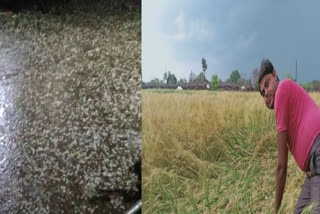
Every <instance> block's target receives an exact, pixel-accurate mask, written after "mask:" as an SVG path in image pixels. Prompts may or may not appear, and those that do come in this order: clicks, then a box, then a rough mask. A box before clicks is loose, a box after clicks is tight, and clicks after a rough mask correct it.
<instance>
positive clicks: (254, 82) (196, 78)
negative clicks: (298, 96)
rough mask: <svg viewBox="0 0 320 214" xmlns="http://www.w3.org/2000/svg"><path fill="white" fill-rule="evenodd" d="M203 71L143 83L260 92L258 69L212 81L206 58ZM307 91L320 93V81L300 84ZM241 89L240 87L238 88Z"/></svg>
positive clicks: (161, 86)
mask: <svg viewBox="0 0 320 214" xmlns="http://www.w3.org/2000/svg"><path fill="white" fill-rule="evenodd" d="M201 65H202V71H201V72H200V73H199V74H198V75H197V74H195V73H194V72H192V71H191V72H190V74H189V79H188V80H187V79H186V78H180V79H179V80H178V78H177V77H176V76H175V74H174V73H173V72H172V71H166V72H165V73H164V74H163V79H159V78H154V79H152V80H150V81H149V82H142V87H143V88H174V87H175V86H178V85H180V86H186V85H193V86H194V87H196V86H197V85H204V86H206V87H205V88H207V89H208V87H207V85H209V86H210V87H209V88H210V89H212V90H216V89H217V88H218V87H219V86H222V85H228V84H229V85H230V84H234V85H238V86H245V87H247V88H248V87H250V88H251V89H252V90H259V70H258V68H254V69H253V70H252V72H251V75H250V77H249V78H248V77H246V74H242V75H241V74H240V73H239V71H238V70H233V71H232V72H231V74H230V77H229V78H228V79H227V80H226V81H224V82H223V81H222V80H221V79H220V78H219V77H218V75H217V74H214V75H212V76H211V78H210V81H209V80H207V78H206V71H207V69H208V64H207V61H206V59H205V58H202V59H201ZM286 78H288V79H292V80H293V81H296V80H295V79H294V78H293V77H292V76H291V74H290V72H287V73H286ZM300 85H301V86H302V87H303V88H304V89H306V90H317V91H320V81H318V80H313V81H312V82H308V83H306V82H304V83H301V84H300ZM238 88H240V87H238Z"/></svg>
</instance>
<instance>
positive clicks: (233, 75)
mask: <svg viewBox="0 0 320 214" xmlns="http://www.w3.org/2000/svg"><path fill="white" fill-rule="evenodd" d="M238 79H240V74H239V71H238V70H234V71H232V73H231V75H230V78H229V79H228V82H233V83H236V82H237V80H238Z"/></svg>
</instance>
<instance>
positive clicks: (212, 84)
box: [211, 74, 219, 91]
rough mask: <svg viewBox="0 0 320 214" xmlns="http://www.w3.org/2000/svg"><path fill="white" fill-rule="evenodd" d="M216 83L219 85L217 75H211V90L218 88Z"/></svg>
mask: <svg viewBox="0 0 320 214" xmlns="http://www.w3.org/2000/svg"><path fill="white" fill-rule="evenodd" d="M218 85H219V83H218V75H216V74H215V75H213V76H212V81H211V88H212V90H214V91H215V90H216V89H217V88H218Z"/></svg>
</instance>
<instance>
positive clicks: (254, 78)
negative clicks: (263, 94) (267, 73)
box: [252, 68, 259, 90]
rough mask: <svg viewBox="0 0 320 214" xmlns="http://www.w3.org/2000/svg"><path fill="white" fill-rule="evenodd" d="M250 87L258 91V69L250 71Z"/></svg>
mask: <svg viewBox="0 0 320 214" xmlns="http://www.w3.org/2000/svg"><path fill="white" fill-rule="evenodd" d="M252 85H253V88H254V89H255V90H259V71H258V68H255V69H253V70H252Z"/></svg>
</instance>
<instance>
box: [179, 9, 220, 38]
mask: <svg viewBox="0 0 320 214" xmlns="http://www.w3.org/2000/svg"><path fill="white" fill-rule="evenodd" d="M175 25H176V29H177V31H176V33H175V34H174V35H173V39H175V40H191V39H196V40H212V39H213V37H214V30H213V29H212V27H211V26H210V24H209V22H208V21H207V20H206V19H204V18H201V17H200V18H191V17H190V18H189V19H188V18H186V17H185V15H184V12H183V11H182V10H180V12H179V14H178V16H177V17H176V19H175Z"/></svg>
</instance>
